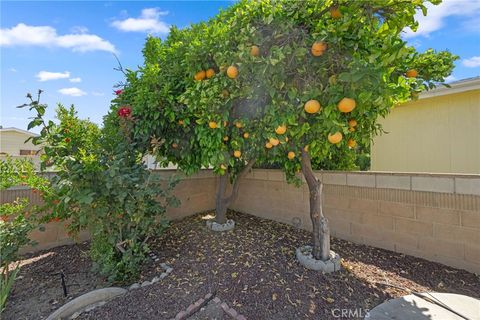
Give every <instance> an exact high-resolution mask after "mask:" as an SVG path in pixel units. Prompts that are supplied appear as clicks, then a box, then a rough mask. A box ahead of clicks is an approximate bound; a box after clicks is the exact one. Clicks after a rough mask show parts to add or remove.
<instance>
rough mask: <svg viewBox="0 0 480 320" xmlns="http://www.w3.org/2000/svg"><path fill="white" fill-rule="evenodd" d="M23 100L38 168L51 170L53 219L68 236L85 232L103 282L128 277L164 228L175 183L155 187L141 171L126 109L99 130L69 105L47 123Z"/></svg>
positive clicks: (154, 181)
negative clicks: (37, 147) (34, 129)
mask: <svg viewBox="0 0 480 320" xmlns="http://www.w3.org/2000/svg"><path fill="white" fill-rule="evenodd" d="M40 93H41V92H40ZM28 97H29V98H30V103H29V104H28V105H27V106H30V108H31V109H34V110H35V111H36V113H37V114H36V117H35V118H34V119H33V121H32V123H31V124H30V126H38V125H39V126H41V127H42V130H41V135H40V136H39V137H37V138H34V140H33V142H34V143H36V144H39V143H41V144H43V145H44V146H45V147H44V150H45V155H44V156H43V158H42V164H43V166H44V167H46V166H52V167H54V168H55V170H56V171H57V174H56V176H55V177H54V178H53V179H52V186H53V188H54V190H55V193H56V194H55V196H54V197H53V198H52V202H51V203H52V204H55V205H54V210H53V212H52V215H53V217H59V218H61V219H63V220H66V221H68V224H67V228H68V231H69V232H70V233H71V234H72V235H76V234H78V232H79V231H81V230H83V229H87V230H88V231H89V232H90V235H91V240H92V242H91V249H90V253H91V257H92V259H93V260H94V262H95V267H96V269H97V270H98V271H100V272H101V273H102V274H104V275H106V276H108V278H109V280H111V281H126V280H128V279H131V278H134V277H135V276H137V275H138V272H139V270H140V265H141V263H142V262H143V261H144V259H145V257H146V252H147V251H148V245H147V240H148V239H149V238H150V237H153V236H155V235H158V234H159V233H161V232H162V231H163V230H164V228H165V227H166V226H167V221H166V219H165V217H164V214H165V211H166V208H167V206H170V205H175V204H176V199H175V198H174V197H173V196H170V190H172V188H173V187H174V185H175V181H174V180H169V181H161V180H160V179H159V177H157V176H154V175H152V174H151V173H150V171H149V170H147V168H146V167H145V166H144V165H143V163H142V157H143V154H141V153H139V152H137V151H135V150H136V149H135V145H134V143H132V141H131V139H130V132H131V130H132V128H133V126H134V119H133V118H132V117H131V116H130V115H127V114H126V113H128V110H126V111H125V114H120V113H119V114H118V115H117V114H111V115H109V117H107V118H106V121H105V124H104V126H103V128H102V129H100V128H98V126H96V125H95V124H94V123H92V122H90V121H88V120H82V119H79V118H78V116H77V114H76V112H75V110H74V108H73V106H72V107H71V108H69V109H67V108H65V107H63V106H62V105H59V106H58V108H57V118H58V120H59V123H58V124H57V123H54V122H53V121H49V122H48V123H47V122H46V121H45V120H44V119H43V114H44V110H45V109H46V107H47V106H46V105H42V104H40V103H39V101H38V99H37V100H34V99H33V98H32V97H31V95H29V96H28ZM53 201H57V203H53Z"/></svg>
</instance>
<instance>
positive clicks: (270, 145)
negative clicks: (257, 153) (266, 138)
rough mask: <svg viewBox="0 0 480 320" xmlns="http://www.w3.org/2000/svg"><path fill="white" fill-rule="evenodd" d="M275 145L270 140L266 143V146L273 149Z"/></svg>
mask: <svg viewBox="0 0 480 320" xmlns="http://www.w3.org/2000/svg"><path fill="white" fill-rule="evenodd" d="M272 147H273V145H272V144H271V143H270V142H267V143H265V148H267V149H272Z"/></svg>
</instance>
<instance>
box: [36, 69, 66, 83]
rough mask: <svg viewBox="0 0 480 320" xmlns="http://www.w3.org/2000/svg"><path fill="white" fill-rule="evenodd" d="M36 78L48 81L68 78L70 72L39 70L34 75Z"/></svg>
mask: <svg viewBox="0 0 480 320" xmlns="http://www.w3.org/2000/svg"><path fill="white" fill-rule="evenodd" d="M35 77H37V78H38V81H49V80H58V79H68V78H70V72H68V71H65V72H49V71H40V72H39V73H37V74H36V75H35Z"/></svg>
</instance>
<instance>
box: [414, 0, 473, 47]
mask: <svg viewBox="0 0 480 320" xmlns="http://www.w3.org/2000/svg"><path fill="white" fill-rule="evenodd" d="M426 6H427V8H428V14H427V16H426V17H425V16H423V14H422V12H421V11H419V12H417V13H416V15H415V19H416V20H417V21H418V23H419V25H418V29H417V31H416V32H413V31H412V30H411V29H410V28H407V29H405V30H404V32H405V34H404V37H405V38H413V37H418V36H424V37H428V36H429V35H430V33H432V32H434V31H437V30H440V29H441V28H443V27H444V26H445V19H446V18H447V17H449V16H456V15H459V16H462V18H463V19H465V21H464V25H466V26H467V25H471V23H470V22H468V21H470V20H472V21H474V20H475V19H476V17H477V15H478V14H479V13H480V1H478V0H473V1H459V0H444V1H443V2H442V3H440V4H439V5H437V6H435V5H432V4H431V3H428V4H427V5H426ZM469 17H471V18H469Z"/></svg>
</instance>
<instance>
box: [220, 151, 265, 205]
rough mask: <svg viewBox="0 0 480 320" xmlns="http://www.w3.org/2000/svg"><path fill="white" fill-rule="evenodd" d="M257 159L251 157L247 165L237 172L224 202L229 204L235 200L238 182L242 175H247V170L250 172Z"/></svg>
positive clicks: (238, 186)
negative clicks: (230, 191) (230, 190)
mask: <svg viewBox="0 0 480 320" xmlns="http://www.w3.org/2000/svg"><path fill="white" fill-rule="evenodd" d="M256 161H257V159H256V158H253V159H251V160H250V161H249V162H248V163H247V165H246V166H245V168H243V169H242V171H240V173H239V174H238V176H237V178H236V179H235V182H234V183H233V188H232V193H231V194H230V196H229V197H228V198H225V199H224V201H225V202H224V203H225V204H226V205H227V206H228V205H230V204H231V203H232V202H233V201H235V199H236V198H237V195H238V188H240V184H239V183H238V182H239V181H240V180H241V179H242V178H243V177H244V176H246V175H247V173H248V172H250V170H251V169H252V167H253V165H254V164H255V162H256Z"/></svg>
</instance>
